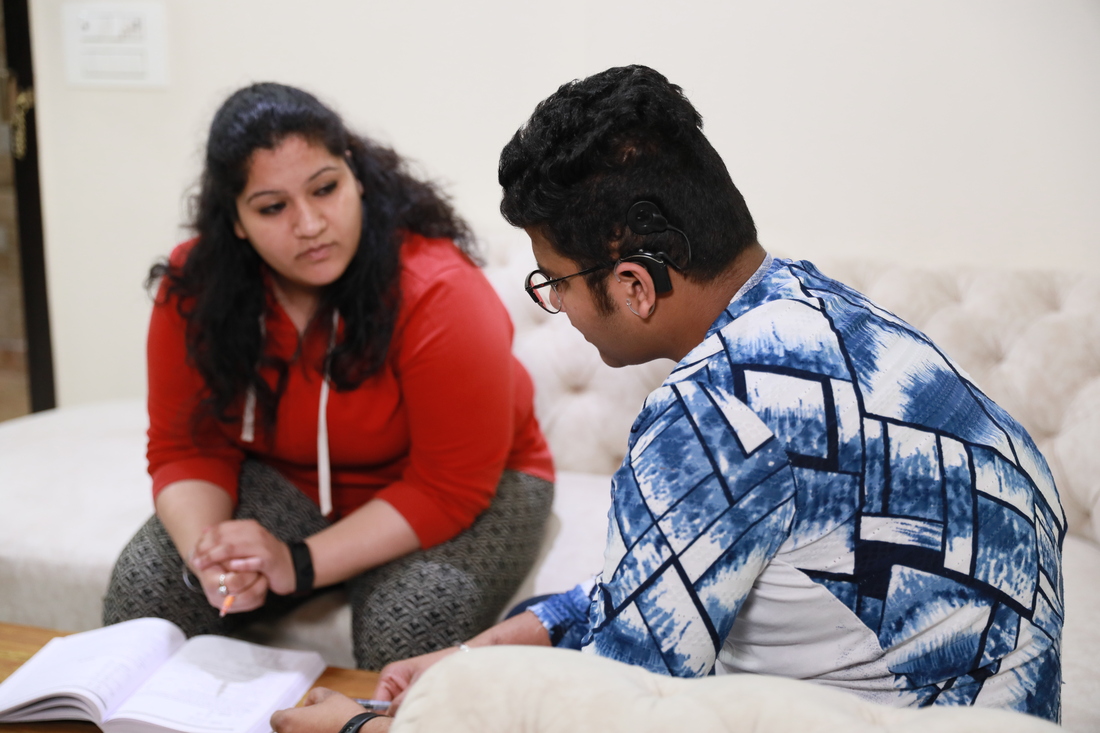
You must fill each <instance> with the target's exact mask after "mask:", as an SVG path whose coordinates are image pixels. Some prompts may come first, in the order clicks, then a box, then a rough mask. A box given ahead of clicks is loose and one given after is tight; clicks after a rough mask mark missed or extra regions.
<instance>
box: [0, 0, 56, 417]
mask: <svg viewBox="0 0 1100 733" xmlns="http://www.w3.org/2000/svg"><path fill="white" fill-rule="evenodd" d="M3 3H4V6H3V7H4V38H5V41H6V42H7V52H8V58H7V63H8V69H9V70H10V72H11V73H12V74H13V75H14V76H15V79H16V82H17V83H18V85H19V89H21V90H22V89H33V88H34V69H33V68H32V66H31V24H30V10H29V8H28V0H3ZM4 93H6V90H4ZM14 163H15V201H16V204H15V205H16V216H17V226H18V227H19V261H20V269H21V271H22V272H21V275H22V278H23V316H24V319H25V325H26V328H25V332H26V336H27V377H28V381H29V382H30V406H31V412H40V411H42V410H48V409H50V408H52V407H54V406H56V404H57V400H56V395H55V392H54V374H53V348H52V345H51V340H50V308H49V300H48V298H47V297H46V250H45V244H44V241H43V237H42V199H41V192H40V189H39V185H38V134H37V131H36V129H35V110H34V107H33V106H32V107H31V108H30V109H29V110H28V111H27V152H26V155H24V156H23V158H22V160H15V161H14Z"/></svg>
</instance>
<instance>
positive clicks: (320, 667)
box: [103, 636, 325, 733]
mask: <svg viewBox="0 0 1100 733" xmlns="http://www.w3.org/2000/svg"><path fill="white" fill-rule="evenodd" d="M324 670H325V663H324V660H322V659H321V655H319V654H317V653H316V652H302V651H290V650H287V649H275V648H272V647H265V646H260V645H258V644H251V643H249V642H246V641H239V640H237V639H230V638H227V637H221V636H196V637H194V638H193V639H191V640H190V641H188V642H187V643H186V644H185V645H184V646H183V648H182V649H180V650H179V651H178V652H177V653H176V654H175V655H174V656H173V657H172V658H171V659H170V660H168V661H167V662H165V663H164V664H163V665H162V666H161V667H160V669H158V670H157V671H156V672H155V673H154V674H153V675H152V677H150V678H149V680H148V681H146V683H145V684H143V685H142V686H141V687H140V688H138V689H137V690H136V691H135V692H134V694H133V695H131V696H130V699H129V700H127V701H126V702H125V703H124V704H123V705H121V706H120V707H119V708H118V709H117V710H116V711H114V713H113V716H112V718H111V720H109V721H107V722H106V723H105V724H104V726H103V728H104V730H108V731H111V732H112V733H123V732H124V731H134V730H148V726H147V725H135V724H134V723H133V722H132V721H140V722H142V723H147V724H153V725H156V726H160V727H162V728H164V729H168V730H175V731H188V732H190V733H213V732H214V731H217V732H218V733H228V732H230V731H236V732H239V733H248V732H250V731H268V730H270V726H269V725H268V719H269V718H270V717H271V714H272V713H273V712H275V711H276V710H279V709H281V708H286V707H291V706H293V705H294V704H295V703H296V702H298V700H299V699H300V698H301V697H302V695H304V694H305V693H306V691H307V690H308V689H309V687H310V685H312V684H313V682H314V681H315V680H316V679H317V678H318V677H319V676H320V675H321V673H322V672H323V671H324Z"/></svg>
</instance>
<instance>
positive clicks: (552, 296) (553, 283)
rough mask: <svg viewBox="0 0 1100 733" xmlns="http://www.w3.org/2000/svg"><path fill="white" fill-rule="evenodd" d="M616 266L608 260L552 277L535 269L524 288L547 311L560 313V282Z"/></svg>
mask: <svg viewBox="0 0 1100 733" xmlns="http://www.w3.org/2000/svg"><path fill="white" fill-rule="evenodd" d="M614 266H615V263H614V262H608V263H606V264H603V265H596V266H595V267H589V268H588V269H587V270H581V271H580V272H574V273H573V274H572V275H566V276H565V277H555V278H551V277H550V276H549V275H547V274H546V273H545V272H543V271H542V270H535V271H534V272H532V273H531V274H530V275H528V276H527V282H526V283H525V284H524V286H523V289H524V290H526V291H527V294H528V295H530V296H531V300H533V301H535V302H536V303H538V304H539V306H541V307H542V309H543V310H544V311H546V312H547V313H560V312H561V293H559V292H558V283H560V282H562V281H564V280H568V279H569V278H571V277H577V276H578V275H587V274H588V273H590V272H596V271H597V270H603V269H605V268H608V267H614Z"/></svg>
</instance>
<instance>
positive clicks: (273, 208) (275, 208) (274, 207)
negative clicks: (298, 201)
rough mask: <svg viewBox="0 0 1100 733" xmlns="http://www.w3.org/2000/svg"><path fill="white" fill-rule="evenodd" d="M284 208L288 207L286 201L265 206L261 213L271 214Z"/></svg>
mask: <svg viewBox="0 0 1100 733" xmlns="http://www.w3.org/2000/svg"><path fill="white" fill-rule="evenodd" d="M284 208H286V204H284V203H278V204H271V205H270V206H265V207H263V208H262V209H260V213H261V214H263V215H264V216H271V215H273V214H278V213H279V212H280V211H282V210H283V209H284Z"/></svg>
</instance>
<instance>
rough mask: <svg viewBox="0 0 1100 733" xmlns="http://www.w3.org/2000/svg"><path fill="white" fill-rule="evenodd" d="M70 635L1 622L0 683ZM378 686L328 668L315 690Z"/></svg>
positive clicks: (64, 728) (356, 673)
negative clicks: (51, 642) (54, 641)
mask: <svg viewBox="0 0 1100 733" xmlns="http://www.w3.org/2000/svg"><path fill="white" fill-rule="evenodd" d="M68 633H69V632H66V631H52V630H50V629H40V628H37V627H35V626H17V625H15V624H5V623H0V680H5V679H7V678H8V675H10V674H11V673H12V672H14V671H15V670H16V669H18V668H19V665H21V664H23V662H25V661H27V660H28V659H30V658H31V657H32V656H34V653H35V652H37V651H38V650H39V649H41V648H42V647H43V646H45V644H46V642H48V641H49V640H50V639H52V638H54V637H55V636H66V635H67V634H68ZM377 684H378V673H377V672H366V671H364V670H361V669H343V668H342V667H329V668H328V669H326V670H325V671H324V673H323V674H322V675H321V677H320V678H319V679H318V680H317V682H316V684H315V687H328V688H329V689H332V690H336V691H337V692H342V693H344V694H345V695H349V696H351V697H370V696H371V695H372V694H373V693H374V687H375V685H377ZM96 730H99V729H98V728H96V727H95V726H94V725H93V724H91V723H83V722H79V721H68V720H66V721H49V722H43V723H0V733H90V732H91V731H96Z"/></svg>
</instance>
